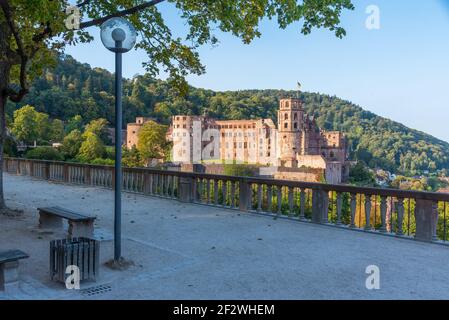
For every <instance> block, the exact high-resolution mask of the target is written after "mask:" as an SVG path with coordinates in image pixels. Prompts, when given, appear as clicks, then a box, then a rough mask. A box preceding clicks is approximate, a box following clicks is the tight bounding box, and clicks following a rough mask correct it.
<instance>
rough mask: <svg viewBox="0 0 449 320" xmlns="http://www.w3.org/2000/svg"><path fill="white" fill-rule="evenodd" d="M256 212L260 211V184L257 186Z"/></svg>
mask: <svg viewBox="0 0 449 320" xmlns="http://www.w3.org/2000/svg"><path fill="white" fill-rule="evenodd" d="M257 211H258V212H261V211H262V184H261V183H258V184H257Z"/></svg>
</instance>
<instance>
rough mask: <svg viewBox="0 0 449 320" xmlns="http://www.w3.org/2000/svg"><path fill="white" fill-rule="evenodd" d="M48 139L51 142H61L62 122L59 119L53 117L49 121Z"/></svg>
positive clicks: (62, 135)
mask: <svg viewBox="0 0 449 320" xmlns="http://www.w3.org/2000/svg"><path fill="white" fill-rule="evenodd" d="M50 129H51V135H50V140H52V141H53V142H61V141H62V140H63V139H64V122H62V121H61V120H59V119H54V120H53V121H52V122H51V128H50Z"/></svg>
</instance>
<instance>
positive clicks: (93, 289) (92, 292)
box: [81, 284, 112, 297]
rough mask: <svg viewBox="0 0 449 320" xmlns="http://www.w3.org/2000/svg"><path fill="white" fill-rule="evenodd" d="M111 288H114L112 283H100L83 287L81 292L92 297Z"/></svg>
mask: <svg viewBox="0 0 449 320" xmlns="http://www.w3.org/2000/svg"><path fill="white" fill-rule="evenodd" d="M111 290H112V287H111V286H110V285H108V284H102V285H99V286H95V287H90V288H87V289H83V290H81V294H82V295H84V296H88V297H91V296H96V295H99V294H103V293H106V292H109V291H111Z"/></svg>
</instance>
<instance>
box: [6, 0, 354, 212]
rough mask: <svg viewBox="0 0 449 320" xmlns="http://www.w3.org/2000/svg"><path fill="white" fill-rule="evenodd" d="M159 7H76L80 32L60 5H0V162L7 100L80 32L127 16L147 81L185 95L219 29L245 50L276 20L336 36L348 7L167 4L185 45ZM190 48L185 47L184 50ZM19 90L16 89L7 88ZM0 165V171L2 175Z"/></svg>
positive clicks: (20, 1) (220, 0) (135, 0)
mask: <svg viewBox="0 0 449 320" xmlns="http://www.w3.org/2000/svg"><path fill="white" fill-rule="evenodd" d="M164 1H165V0H151V1H150V0H149V1H144V2H143V1H142V0H128V1H122V0H120V1H119V0H113V1H89V0H88V1H82V2H81V3H80V4H78V6H79V7H80V9H81V13H82V15H83V22H82V23H81V24H80V26H79V27H80V29H79V30H75V31H74V30H67V28H66V24H65V22H66V19H67V15H66V13H65V9H66V6H67V5H68V1H66V0H55V1H48V0H34V1H29V0H14V1H0V9H1V11H0V13H1V19H0V75H1V76H0V93H1V98H0V155H2V154H3V142H4V139H5V137H6V128H5V122H6V121H5V107H6V102H7V100H8V99H9V100H11V101H13V102H15V103H18V102H20V101H21V100H22V99H23V97H24V96H25V95H26V94H27V93H28V92H29V84H28V82H29V80H30V79H33V78H34V77H36V76H37V75H41V74H42V73H43V70H44V69H45V67H48V66H51V65H54V64H55V57H56V55H55V53H58V52H59V53H61V52H64V49H65V47H66V46H67V45H73V44H77V43H79V42H88V41H90V40H92V39H93V38H92V36H91V35H90V34H89V33H88V32H87V31H85V30H86V28H88V27H90V26H94V25H99V24H101V23H102V22H104V21H106V20H107V19H109V18H110V17H113V16H128V18H129V20H130V21H131V22H132V23H133V24H134V26H135V27H136V29H137V31H138V32H139V34H140V37H139V43H138V44H137V45H136V47H137V48H139V49H143V50H145V51H146V53H147V56H148V62H146V63H144V66H145V67H146V69H147V70H148V71H149V72H150V74H152V75H153V76H154V75H156V74H158V73H159V68H160V67H162V68H163V69H164V70H165V71H167V72H168V74H169V80H170V82H171V83H172V84H174V85H175V87H177V88H178V89H179V90H180V91H181V92H184V93H185V92H186V91H187V84H186V81H185V76H186V75H187V74H188V73H193V74H202V73H204V71H205V68H204V66H203V65H202V64H201V63H200V60H199V55H198V52H197V49H198V47H199V46H201V45H204V44H207V43H209V44H216V43H217V38H216V37H215V35H214V33H213V32H214V30H216V29H219V30H221V31H223V32H229V33H232V34H233V35H235V36H237V37H240V38H241V39H242V40H243V41H244V42H245V43H249V42H251V41H252V40H253V39H254V38H256V37H259V36H260V35H261V33H260V30H259V28H258V25H259V23H260V21H261V20H262V19H263V18H268V19H272V18H277V21H278V23H279V26H280V28H283V29H284V28H286V27H287V26H288V25H290V24H292V23H294V22H298V21H301V23H302V28H301V32H302V33H304V34H308V33H310V32H311V31H312V29H313V28H321V27H323V28H327V29H329V30H332V31H334V32H335V34H336V35H337V36H338V37H342V36H343V35H344V34H345V31H344V29H343V28H341V27H340V26H339V24H340V18H339V17H340V14H341V12H342V10H344V9H353V5H352V3H351V1H350V0H308V1H297V0H272V1H267V0H251V1H248V0H214V1H207V2H204V1H197V0H170V1H167V2H171V3H173V4H174V5H175V6H176V8H177V9H178V10H179V11H180V17H181V18H182V19H183V20H184V21H185V22H186V24H187V25H188V31H187V35H186V37H185V39H184V40H186V41H183V39H181V38H179V37H178V36H174V33H173V32H172V31H171V30H170V28H169V26H167V25H166V24H165V20H164V19H163V18H162V15H161V13H160V12H159V10H158V9H157V6H156V5H157V4H159V3H161V2H164ZM187 42H188V44H186V43H187ZM11 83H14V84H17V90H13V89H11V88H12V86H11ZM68 87H71V88H72V89H73V91H74V94H80V92H81V89H82V87H81V85H80V79H79V78H78V77H77V78H75V79H74V81H73V84H72V83H71V84H69V85H68ZM1 162H2V158H0V170H2V168H3V163H1ZM0 209H1V210H6V206H5V203H4V197H3V181H2V174H1V172H0Z"/></svg>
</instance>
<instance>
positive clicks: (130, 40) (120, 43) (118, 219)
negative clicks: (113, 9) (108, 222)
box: [101, 18, 137, 263]
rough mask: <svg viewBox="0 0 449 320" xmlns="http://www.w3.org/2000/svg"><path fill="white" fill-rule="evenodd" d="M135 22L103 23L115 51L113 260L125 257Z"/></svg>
mask: <svg viewBox="0 0 449 320" xmlns="http://www.w3.org/2000/svg"><path fill="white" fill-rule="evenodd" d="M136 37H137V32H136V29H135V28H134V26H133V25H132V24H131V23H129V22H128V21H126V20H125V19H123V18H111V19H109V20H107V21H106V22H104V23H103V24H102V25H101V41H102V42H103V45H104V46H105V47H106V48H107V49H108V50H110V51H112V52H114V53H115V172H114V261H115V262H117V263H119V262H120V260H121V258H122V126H123V117H122V91H123V85H122V83H123V79H122V54H123V53H125V52H128V51H129V50H131V49H132V48H133V47H134V45H135V44H136Z"/></svg>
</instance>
